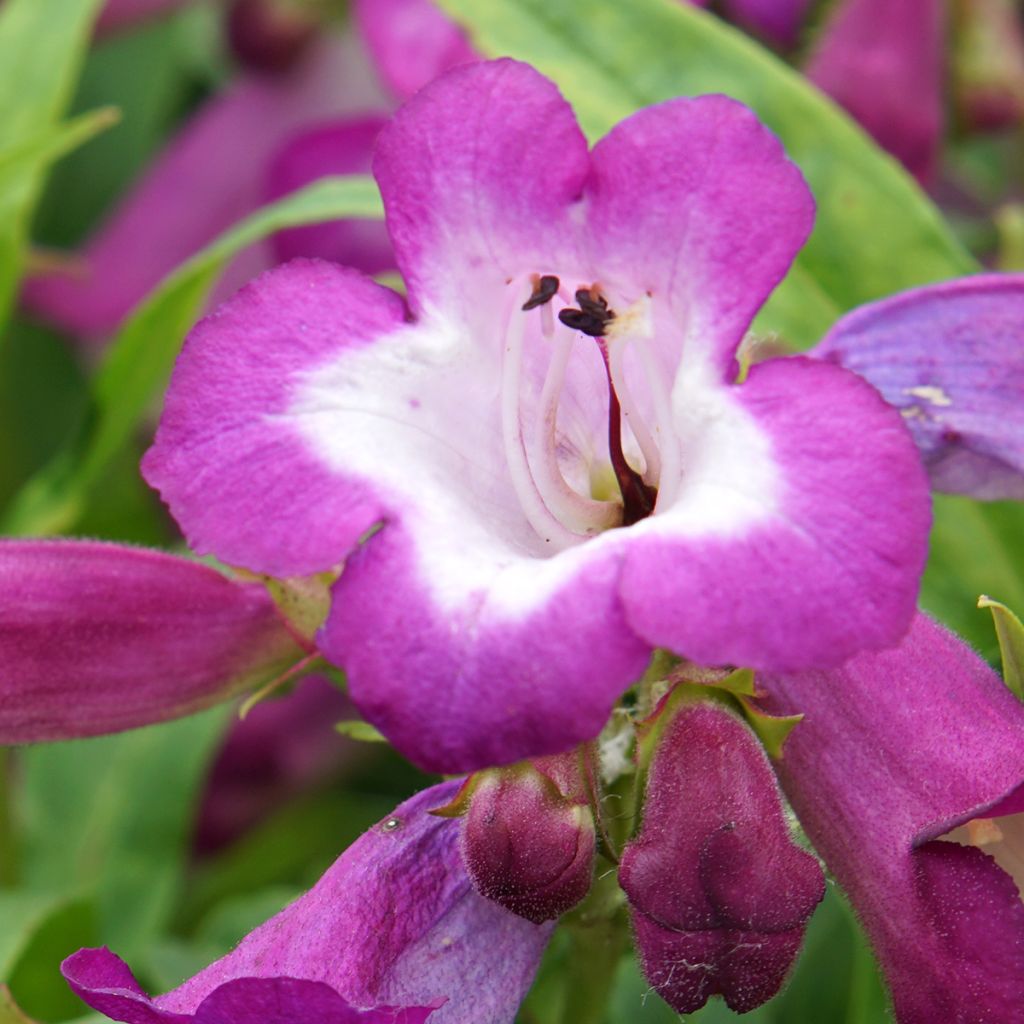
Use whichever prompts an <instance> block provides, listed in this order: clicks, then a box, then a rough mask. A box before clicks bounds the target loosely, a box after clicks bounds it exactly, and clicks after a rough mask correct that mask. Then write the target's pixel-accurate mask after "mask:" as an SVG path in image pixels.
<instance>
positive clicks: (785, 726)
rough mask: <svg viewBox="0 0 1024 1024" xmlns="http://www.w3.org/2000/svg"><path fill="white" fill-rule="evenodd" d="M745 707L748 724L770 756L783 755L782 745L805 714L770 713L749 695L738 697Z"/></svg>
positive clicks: (744, 711)
mask: <svg viewBox="0 0 1024 1024" xmlns="http://www.w3.org/2000/svg"><path fill="white" fill-rule="evenodd" d="M736 699H737V700H738V701H739V702H740V704H741V705H742V707H743V714H744V716H745V717H746V719H747V724H748V725H749V726H750V728H751V729H753V730H754V733H755V735H756V736H757V738H758V739H759V740H760V741H761V745H762V746H763V747H764V749H765V750H766V751H767V752H768V756H769V757H773V758H779V757H782V747H783V745H784V744H785V742H786V740H787V739H788V738H789V734H790V733H791V732H792V731H793V730H794V729H795V728H796V727H797V726H798V725H799V724H800V723H801V722H802V721H803V718H804V716H803V715H769V714H768V713H767V712H765V711H762V710H761V709H760V708H759V707H758V706H757V705H756V704H755V703H754V702H753V701H752V700H751V699H750V698H749V697H746V696H743V695H739V696H737V698H736Z"/></svg>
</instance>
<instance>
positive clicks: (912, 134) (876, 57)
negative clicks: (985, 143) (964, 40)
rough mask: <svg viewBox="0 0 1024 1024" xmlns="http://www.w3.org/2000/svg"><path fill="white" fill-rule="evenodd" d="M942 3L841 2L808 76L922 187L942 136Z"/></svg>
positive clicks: (911, 0) (902, 0)
mask: <svg viewBox="0 0 1024 1024" xmlns="http://www.w3.org/2000/svg"><path fill="white" fill-rule="evenodd" d="M944 18H945V5H944V4H943V3H942V2H941V0H900V2H899V3H894V2H893V0H844V2H843V3H841V4H839V5H838V7H837V9H836V11H835V13H834V14H833V15H832V18H831V20H830V21H829V22H828V23H827V24H826V26H825V29H824V30H823V32H822V34H821V37H820V38H819V39H818V41H817V44H816V47H815V50H814V54H813V56H812V57H811V60H810V62H809V64H808V66H807V75H808V77H809V78H810V79H811V80H812V81H813V82H814V83H815V84H816V85H818V86H819V87H820V88H821V89H823V90H824V91H825V92H827V93H828V94H829V95H830V96H831V97H832V98H833V99H834V100H835V101H836V102H837V103H839V104H840V105H841V106H843V107H845V108H846V109H847V110H848V111H849V112H850V113H851V114H852V115H853V117H854V118H856V119H857V120H858V121H859V122H860V123H861V124H862V125H863V126H864V128H865V129H866V130H867V131H868V132H869V133H870V134H871V135H873V136H874V137H875V139H876V141H877V142H878V143H879V145H880V146H882V147H883V148H884V149H887V150H888V151H889V152H890V153H892V154H893V156H895V157H897V158H898V159H900V160H902V161H903V163H904V164H905V165H906V167H907V169H908V170H909V171H910V172H911V173H912V174H913V175H915V176H916V177H917V178H919V179H920V180H921V181H924V182H927V181H928V180H929V179H930V178H931V177H932V175H933V173H934V171H935V164H936V161H937V159H938V150H939V145H940V142H941V139H942V132H943V120H944V118H943V96H942V88H943V85H942V66H943V60H944V49H943V36H944V31H943V27H944Z"/></svg>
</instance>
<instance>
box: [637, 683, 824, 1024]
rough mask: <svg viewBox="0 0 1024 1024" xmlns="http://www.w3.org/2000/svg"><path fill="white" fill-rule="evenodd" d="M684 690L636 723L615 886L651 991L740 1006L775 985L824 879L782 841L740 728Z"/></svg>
mask: <svg viewBox="0 0 1024 1024" xmlns="http://www.w3.org/2000/svg"><path fill="white" fill-rule="evenodd" d="M685 690H686V688H685V687H680V688H678V689H677V690H676V691H675V692H674V693H673V694H672V695H670V696H669V697H668V698H667V699H666V700H665V701H664V702H663V703H662V705H661V708H660V709H659V711H658V712H657V713H656V716H655V718H654V719H653V720H652V723H651V726H650V729H649V730H648V737H649V738H650V739H653V741H654V743H653V753H651V756H650V763H649V766H648V767H647V772H646V776H647V778H646V785H645V792H644V806H643V824H642V827H641V830H640V833H639V834H638V835H637V837H636V838H635V839H634V840H633V841H632V842H631V843H630V844H629V845H628V846H627V847H626V850H625V852H624V854H623V857H622V864H621V868H620V871H619V881H620V884H621V885H622V888H623V889H624V890H625V892H626V895H627V897H628V898H629V902H630V905H631V909H632V914H633V926H634V929H635V932H636V943H637V950H638V953H639V955H640V960H641V963H642V966H643V970H644V974H645V975H646V976H647V980H648V981H649V982H650V983H651V984H652V985H653V986H654V988H655V989H656V990H657V991H658V993H659V994H660V995H661V996H662V998H664V999H665V1001H666V1002H667V1003H668V1004H669V1005H670V1006H672V1008H673V1009H675V1010H676V1011H677V1012H679V1013H692V1012H694V1011H695V1010H699V1009H700V1008H701V1007H702V1006H703V1005H704V1003H705V1002H707V1000H708V998H709V997H710V996H712V995H721V996H723V997H724V998H725V1001H726V1003H727V1004H728V1005H729V1006H730V1007H731V1008H732V1009H733V1010H736V1011H737V1012H739V1013H744V1012H746V1011H747V1010H752V1009H754V1008H755V1007H756V1006H760V1005H761V1004H762V1003H764V1002H766V1001H767V1000H768V999H770V998H771V997H772V996H774V995H775V994H776V992H778V990H779V988H780V987H781V985H782V982H783V980H784V979H785V977H786V974H787V972H788V971H789V968H790V966H791V965H792V963H793V960H794V959H795V957H796V954H797V952H798V950H799V948H800V942H801V940H802V938H803V932H804V926H805V924H806V922H807V919H808V917H810V915H811V912H812V911H813V910H814V908H815V906H816V905H817V904H818V902H819V901H820V900H821V898H822V896H823V895H824V892H825V882H824V878H823V877H822V873H821V868H820V867H819V866H818V863H817V861H816V860H815V859H814V858H813V857H812V856H810V854H808V853H805V852H804V851H803V850H801V849H800V848H799V847H797V846H796V845H795V844H794V843H793V842H792V841H791V840H790V838H789V834H788V831H787V828H786V823H785V820H784V818H783V815H782V805H781V801H780V799H779V791H778V787H777V785H776V782H775V777H774V774H773V772H772V768H771V766H770V764H769V762H768V758H767V756H766V755H765V753H764V750H763V749H762V747H761V745H760V744H759V743H758V741H757V739H756V737H755V736H754V734H753V733H752V732H751V730H750V729H749V727H748V726H747V725H746V724H745V723H744V722H743V721H742V720H741V719H740V718H739V717H738V716H737V715H735V714H733V713H732V712H731V711H730V710H729V709H728V708H726V706H725V705H724V704H722V703H719V702H718V701H711V700H707V701H695V700H693V699H692V698H690V697H689V696H688V695H687V694H686V692H685ZM645 745H646V746H647V748H648V750H649V749H650V745H649V744H645Z"/></svg>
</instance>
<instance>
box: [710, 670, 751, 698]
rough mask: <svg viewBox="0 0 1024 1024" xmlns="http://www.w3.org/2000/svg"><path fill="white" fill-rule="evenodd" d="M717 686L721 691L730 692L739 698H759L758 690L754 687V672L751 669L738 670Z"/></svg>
mask: <svg viewBox="0 0 1024 1024" xmlns="http://www.w3.org/2000/svg"><path fill="white" fill-rule="evenodd" d="M715 685H716V686H717V687H718V688H719V689H720V690H728V691H729V693H732V694H735V695H736V696H737V697H756V696H757V690H756V689H755V687H754V670H753V669H750V668H738V669H736V671H735V672H730V673H729V675H727V676H726V677H725V678H724V679H723V680H722V681H721V682H719V683H716V684H715Z"/></svg>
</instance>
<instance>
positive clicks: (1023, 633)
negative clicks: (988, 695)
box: [978, 594, 1024, 700]
mask: <svg viewBox="0 0 1024 1024" xmlns="http://www.w3.org/2000/svg"><path fill="white" fill-rule="evenodd" d="M978 607H979V608H988V609H989V611H991V612H992V620H993V622H994V623H995V627H996V636H998V637H999V651H1000V654H1001V655H1002V658H1003V679H1004V680H1005V682H1006V685H1007V686H1008V687H1009V688H1010V689H1011V690H1012V691H1013V692H1014V693H1015V694H1016V695H1017V696H1018V697H1019V698H1020V699H1021V700H1024V625H1022V624H1021V621H1020V619H1018V618H1017V616H1016V615H1014V613H1013V612H1011V611H1010V609H1009V608H1007V607H1006V605H1005V604H1000V603H999V602H998V601H993V600H992V598H990V597H985V596H984V594H983V595H982V596H981V597H979V598H978Z"/></svg>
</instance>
